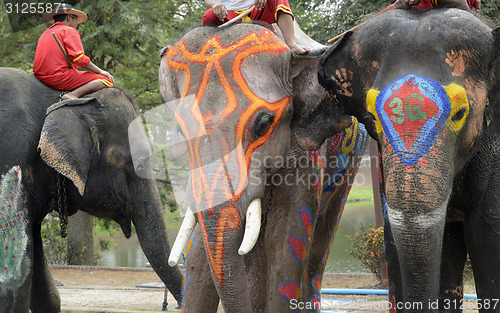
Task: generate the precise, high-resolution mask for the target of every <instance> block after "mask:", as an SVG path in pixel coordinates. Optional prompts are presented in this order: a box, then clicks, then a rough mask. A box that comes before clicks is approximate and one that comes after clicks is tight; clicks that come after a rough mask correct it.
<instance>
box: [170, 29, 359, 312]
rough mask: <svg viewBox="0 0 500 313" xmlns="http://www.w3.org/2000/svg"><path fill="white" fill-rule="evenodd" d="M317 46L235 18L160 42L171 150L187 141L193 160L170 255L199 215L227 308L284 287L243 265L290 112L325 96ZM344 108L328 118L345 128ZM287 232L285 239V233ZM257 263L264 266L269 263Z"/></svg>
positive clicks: (287, 136) (302, 111)
mask: <svg viewBox="0 0 500 313" xmlns="http://www.w3.org/2000/svg"><path fill="white" fill-rule="evenodd" d="M316 46H317V47H318V49H317V50H315V51H313V52H311V53H310V55H309V56H306V57H297V56H292V54H291V52H290V50H289V49H288V47H287V46H286V45H285V43H284V41H283V40H282V39H280V38H279V37H278V36H277V35H276V34H275V33H274V32H273V31H272V30H270V29H268V28H266V27H263V26H259V25H249V24H240V25H235V26H231V27H230V28H227V29H220V28H213V27H212V28H211V27H202V28H196V29H194V30H192V31H190V32H189V33H187V34H186V35H185V36H184V37H183V38H182V39H181V40H180V41H179V42H178V43H177V44H176V45H175V46H173V47H169V48H168V49H165V50H164V51H163V52H162V53H163V57H162V63H161V65H160V92H161V94H162V96H163V98H164V100H165V101H168V102H170V103H173V112H174V114H175V120H176V121H177V124H178V130H179V131H178V132H177V133H178V134H181V135H182V136H183V140H184V142H183V143H181V141H176V142H177V144H176V145H175V150H176V151H187V152H188V155H189V162H190V176H189V183H188V188H187V189H188V191H187V193H188V195H189V208H190V210H188V213H187V215H186V217H185V220H184V223H183V226H182V227H181V230H180V232H179V235H178V237H177V238H178V239H177V240H176V243H175V244H174V247H173V249H172V255H171V261H172V264H176V263H177V260H178V258H179V256H180V254H181V252H182V250H183V248H184V245H185V244H186V242H187V240H188V239H189V236H190V234H191V232H192V230H193V228H194V225H195V223H198V225H199V229H200V230H201V235H202V237H203V242H204V247H205V251H206V255H207V259H208V261H209V263H210V268H211V272H212V276H213V278H214V282H215V285H216V288H217V292H218V295H219V296H220V298H221V300H222V304H223V306H224V309H225V311H226V312H253V310H254V307H255V306H259V305H260V304H255V303H252V299H251V298H252V297H253V296H252V295H251V292H250V290H251V289H252V290H253V291H255V287H257V288H260V290H259V292H260V293H264V294H265V293H266V292H265V290H266V288H273V290H272V291H268V292H269V293H274V292H275V293H276V294H277V295H278V296H277V297H282V296H280V295H279V293H278V287H277V286H276V288H275V287H269V286H265V284H264V285H259V286H249V285H252V283H251V282H249V281H247V279H246V277H245V273H246V271H247V270H248V266H247V265H248V264H247V262H252V261H251V259H252V258H246V256H245V254H247V253H248V252H249V251H250V250H251V249H252V247H253V246H254V245H255V244H256V242H257V240H258V238H259V233H261V224H262V223H261V216H263V215H264V216H265V214H264V212H263V211H262V210H261V206H262V202H263V201H262V199H264V197H269V189H270V185H271V184H272V183H271V177H272V176H273V174H275V173H276V172H277V171H278V170H280V168H281V167H283V166H285V164H284V163H286V162H287V161H286V159H287V158H286V157H287V155H288V154H289V153H290V150H292V148H293V146H294V145H295V143H294V142H295V141H294V138H295V136H293V135H292V134H293V127H292V126H291V125H292V120H293V125H302V124H303V123H304V121H303V119H307V118H309V114H311V112H314V111H315V110H316V109H317V107H321V106H322V105H324V106H325V107H327V103H330V102H331V98H330V97H329V96H328V94H327V93H326V92H325V90H324V89H323V88H322V87H321V86H319V84H318V82H317V77H316V65H317V62H318V59H319V56H320V54H321V52H323V51H324V47H323V46H321V45H319V44H317V43H316ZM311 116H312V115H311ZM342 117H343V118H344V119H345V122H344V124H342V126H339V124H340V123H338V121H337V120H334V121H332V120H329V121H328V124H324V127H325V128H328V130H329V131H337V130H341V129H342V128H345V127H346V126H347V125H349V124H350V122H351V117H350V116H347V115H345V116H342ZM312 118H315V117H314V116H312ZM325 120H326V119H325ZM295 135H296V137H298V138H300V134H295ZM352 140H354V139H352ZM288 190H290V188H288ZM312 194H313V193H311V197H313V198H314V196H313V195H312ZM264 205H266V206H267V204H266V203H264ZM190 211H192V213H190ZM304 211H305V210H304ZM297 216H298V215H297ZM283 223H286V221H283ZM273 227H274V225H273ZM261 236H263V235H262V234H261ZM182 238H184V241H183V243H180V242H181V241H179V240H180V239H182ZM283 238H284V240H287V238H285V234H283ZM326 241H327V245H328V242H329V238H328V239H327V240H326ZM198 242H199V241H198ZM277 249H281V247H280V248H277ZM325 249H326V248H324V249H323V250H322V254H321V256H323V255H324V253H325ZM304 251H305V250H304ZM288 252H289V253H290V251H288ZM267 254H268V255H269V254H272V253H271V252H268V253H267ZM319 259H320V261H321V257H320V258H319ZM253 260H254V261H255V259H253ZM260 260H261V259H259V261H258V262H257V263H259V262H262V261H260ZM269 262H270V263H271V262H273V263H274V262H276V261H275V260H274V261H269ZM261 265H262V266H263V268H262V271H263V270H264V268H265V267H266V264H265V262H264V264H261ZM269 266H271V265H269ZM282 270H284V269H282ZM257 271H258V270H257ZM192 279H194V278H192ZM196 279H198V280H199V278H196ZM290 286H291V284H290ZM293 286H295V287H297V288H299V287H298V285H297V284H296V283H295V285H293ZM281 287H282V288H283V290H285V289H286V286H285V285H283V286H281ZM290 289H291V287H290ZM283 290H282V294H287V293H286V292H285V291H288V289H287V290H285V291H283ZM294 290H295V289H294ZM297 290H298V289H297ZM291 293H292V292H290V294H291ZM293 296H295V294H294V295H293ZM276 301H281V300H278V298H276V299H275V302H276ZM217 303H218V301H216V304H217ZM207 310H208V309H207ZM287 310H288V311H289V310H290V307H289V306H288V307H287Z"/></svg>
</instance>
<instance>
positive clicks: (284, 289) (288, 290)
mask: <svg viewBox="0 0 500 313" xmlns="http://www.w3.org/2000/svg"><path fill="white" fill-rule="evenodd" d="M278 291H279V292H280V293H281V295H282V296H284V297H285V298H287V299H288V300H292V299H299V298H300V289H299V285H298V284H297V283H296V282H294V281H292V282H290V283H288V284H283V285H281V286H279V287H278Z"/></svg>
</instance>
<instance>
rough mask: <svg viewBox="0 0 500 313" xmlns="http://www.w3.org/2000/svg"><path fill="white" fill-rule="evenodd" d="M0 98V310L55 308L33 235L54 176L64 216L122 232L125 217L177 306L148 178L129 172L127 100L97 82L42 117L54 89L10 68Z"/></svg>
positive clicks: (176, 283)
mask: <svg viewBox="0 0 500 313" xmlns="http://www.w3.org/2000/svg"><path fill="white" fill-rule="evenodd" d="M0 94H1V95H2V99H1V100H0V130H1V133H2V135H1V136H0V173H1V179H0V207H1V214H0V238H1V240H2V242H5V246H3V245H2V249H1V251H2V252H1V253H0V260H1V261H2V262H3V266H2V267H3V268H2V269H1V271H0V306H1V309H0V310H1V311H2V312H28V311H29V310H30V309H31V312H34V313H35V312H43V313H48V312H60V300H59V293H58V291H57V289H56V286H55V283H54V280H53V279H52V277H51V275H50V272H49V270H48V266H47V262H46V260H45V257H44V255H43V246H42V238H41V235H40V228H41V223H42V220H43V218H44V217H45V216H46V215H47V213H49V211H50V210H53V209H56V210H59V208H57V207H56V205H55V203H56V202H57V201H56V194H57V181H58V178H57V177H58V173H60V174H61V175H64V177H67V178H68V183H67V184H66V188H67V189H66V192H67V199H66V201H67V209H68V214H69V215H72V214H74V213H75V212H76V211H77V210H82V211H85V212H87V213H90V214H92V215H94V216H97V217H103V218H110V219H113V220H115V221H116V222H117V223H119V224H120V226H121V228H122V230H123V233H124V234H125V236H127V237H129V236H130V232H131V223H133V224H134V226H135V229H136V231H137V236H138V238H139V241H140V243H141V246H142V248H143V250H144V253H145V255H146V257H147V258H148V260H149V262H150V263H151V265H152V267H153V269H154V270H155V271H156V273H157V274H158V276H159V277H160V278H161V279H162V280H163V282H164V283H165V284H166V286H167V287H168V289H169V290H170V291H171V292H172V294H173V295H174V296H175V298H176V299H177V301H178V302H181V284H182V276H181V274H180V271H179V269H178V268H176V267H175V268H172V267H169V266H168V264H167V259H168V255H169V254H170V247H169V244H168V240H167V234H166V229H165V223H164V219H163V210H162V206H161V202H160V199H159V195H158V191H157V189H156V184H155V182H154V181H153V180H146V179H142V178H139V177H138V176H137V175H136V173H135V170H134V167H133V165H132V158H131V153H130V147H129V141H128V134H127V132H128V126H129V123H130V122H131V121H132V120H133V119H134V118H135V117H136V116H137V115H136V111H135V106H134V104H133V101H132V99H131V97H130V96H128V95H127V94H126V93H125V92H123V91H121V90H119V89H117V88H106V89H103V90H101V91H98V92H96V93H93V94H91V98H83V99H75V100H66V101H63V102H60V103H58V108H55V109H54V110H52V111H51V112H50V113H48V114H47V116H46V111H47V108H48V107H49V106H50V105H51V104H52V103H55V102H57V101H58V98H59V92H58V91H55V90H53V89H50V88H48V87H47V86H45V85H44V84H42V83H41V82H40V81H38V80H37V79H35V78H34V77H33V76H31V75H28V74H27V73H25V72H23V71H20V70H17V69H12V68H0ZM141 131H142V133H141ZM134 136H135V138H137V139H138V140H137V142H135V144H137V145H138V146H141V145H142V147H143V148H144V149H146V150H147V149H148V148H149V145H148V143H147V138H146V136H145V134H144V133H143V130H140V129H139V132H137V133H136V134H134ZM145 170H148V166H147V164H146V167H145ZM149 170H151V168H150V167H149ZM4 240H5V241H4Z"/></svg>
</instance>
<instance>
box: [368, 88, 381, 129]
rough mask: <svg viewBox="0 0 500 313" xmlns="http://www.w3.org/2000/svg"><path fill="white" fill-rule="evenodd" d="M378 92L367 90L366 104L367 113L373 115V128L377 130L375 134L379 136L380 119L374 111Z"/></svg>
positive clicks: (375, 110)
mask: <svg viewBox="0 0 500 313" xmlns="http://www.w3.org/2000/svg"><path fill="white" fill-rule="evenodd" d="M379 93H380V91H378V90H376V89H370V90H368V93H367V94H366V104H367V108H368V112H370V113H371V114H373V116H375V127H376V128H377V133H378V134H381V133H382V124H380V119H379V117H378V114H377V109H376V103H377V97H378V94H379Z"/></svg>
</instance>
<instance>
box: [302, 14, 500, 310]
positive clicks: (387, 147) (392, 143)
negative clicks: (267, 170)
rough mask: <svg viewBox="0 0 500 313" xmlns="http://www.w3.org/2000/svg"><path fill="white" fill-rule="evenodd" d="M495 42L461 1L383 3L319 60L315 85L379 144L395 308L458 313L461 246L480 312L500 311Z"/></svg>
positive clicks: (499, 46)
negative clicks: (420, 6)
mask: <svg viewBox="0 0 500 313" xmlns="http://www.w3.org/2000/svg"><path fill="white" fill-rule="evenodd" d="M499 39H500V37H499V31H498V29H495V30H492V29H490V28H489V27H488V26H486V25H485V24H484V23H483V22H482V21H481V20H480V19H479V18H478V17H477V16H475V15H473V14H472V13H470V12H466V11H464V10H457V9H439V10H430V11H427V12H413V11H406V10H392V11H388V12H385V13H383V14H380V15H378V16H377V17H374V18H373V19H371V20H369V21H368V22H367V23H366V24H364V25H363V26H362V27H360V28H359V29H358V30H356V31H355V32H354V33H353V32H350V33H347V34H346V35H345V36H344V37H343V38H342V39H341V40H340V41H339V42H337V43H336V44H335V45H333V46H332V47H330V48H329V50H328V51H327V52H326V53H325V54H324V55H323V57H322V59H321V60H320V62H319V65H318V75H319V81H320V83H321V84H322V85H323V86H324V87H325V88H326V89H328V90H329V91H330V92H331V93H332V96H335V97H336V98H337V99H338V100H339V102H340V103H341V105H342V106H343V108H344V109H345V113H347V114H351V115H353V116H355V117H357V118H358V120H359V121H360V122H362V123H363V124H364V125H365V126H366V128H367V130H368V132H369V133H370V135H371V136H372V137H373V138H374V139H376V140H377V142H378V148H379V152H380V180H381V188H380V194H381V198H382V202H383V204H384V214H385V217H386V220H385V244H386V254H387V259H388V260H387V261H388V266H389V281H390V297H391V298H390V299H391V301H392V304H393V309H394V310H396V311H398V312H436V311H438V310H439V311H440V312H461V309H460V306H461V304H462V297H463V287H462V286H463V281H462V277H463V269H464V264H465V261H466V256H467V254H469V256H470V259H471V262H472V267H473V271H474V278H475V283H476V289H477V293H478V298H479V299H481V300H480V301H479V302H480V304H479V307H481V308H482V309H481V310H480V311H481V312H500V305H497V303H496V302H498V300H496V299H499V298H500V266H499V264H500V246H499V242H500V219H499V217H500V202H499V198H498V192H499V186H500V185H499V184H500V176H499V175H498V166H499V161H500V150H499V149H498V147H499V142H500V141H499V140H500V130H499V128H498V125H499V121H500V120H499V119H498V118H499V117H498V116H497V115H498V110H499V108H500V103H499V101H500V98H499V92H500V88H499V87H500V86H499V76H498V69H499V62H498V54H499V52H500V40H499ZM322 140H323V139H322V138H321V137H320V136H311V137H310V138H309V141H310V142H314V141H316V143H317V144H319V143H320V142H321V141H322ZM481 301H482V302H481ZM495 301H496V302H495Z"/></svg>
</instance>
